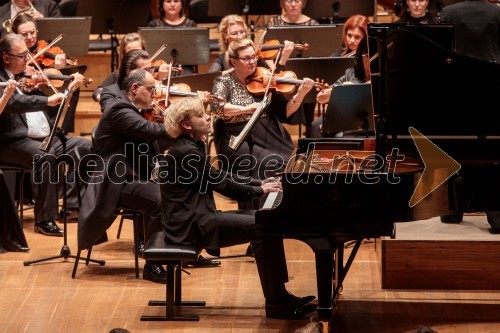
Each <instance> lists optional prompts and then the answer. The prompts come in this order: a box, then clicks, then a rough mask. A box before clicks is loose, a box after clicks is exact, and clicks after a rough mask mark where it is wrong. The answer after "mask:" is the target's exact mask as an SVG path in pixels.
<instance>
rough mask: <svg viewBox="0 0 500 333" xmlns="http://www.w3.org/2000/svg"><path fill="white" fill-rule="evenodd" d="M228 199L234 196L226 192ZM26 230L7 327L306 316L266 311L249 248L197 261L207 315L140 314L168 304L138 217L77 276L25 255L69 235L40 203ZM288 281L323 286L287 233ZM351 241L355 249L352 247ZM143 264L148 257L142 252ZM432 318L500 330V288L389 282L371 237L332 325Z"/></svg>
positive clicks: (297, 290)
mask: <svg viewBox="0 0 500 333" xmlns="http://www.w3.org/2000/svg"><path fill="white" fill-rule="evenodd" d="M218 202H219V203H222V204H223V205H222V206H221V207H222V209H228V208H231V207H233V203H231V202H227V200H224V199H221V198H220V197H218ZM26 215H27V221H26V222H25V226H24V230H25V233H26V237H27V239H28V243H29V246H30V248H31V252H30V253H12V252H9V253H6V254H0V286H1V289H0V290H1V291H0V296H1V297H0V332H8V333H15V332H26V333H35V332H36V333H39V332H72V333H77V332H89V333H90V332H92V333H94V332H109V331H110V330H111V329H113V328H125V329H127V330H129V331H130V332H134V333H138V332H167V331H168V332H178V333H180V332H208V333H209V332H217V333H219V332H294V331H295V330H296V329H298V328H300V327H303V326H305V325H306V324H307V323H308V320H307V319H305V320H299V321H285V320H275V319H266V318H265V313H264V298H263V296H262V292H261V288H260V283H259V279H258V274H257V269H256V266H255V263H254V262H253V261H252V260H250V259H251V258H243V259H241V258H240V259H226V260H224V261H223V264H222V266H221V267H220V268H209V269H206V268H205V269H203V268H202V269H190V272H191V275H189V276H188V275H183V284H184V285H183V296H184V299H185V300H205V301H206V302H207V306H206V307H202V308H201V307H200V308H191V309H187V310H185V311H184V313H196V314H199V315H200V321H199V322H141V321H140V320H139V318H140V316H141V315H142V314H150V315H153V314H161V313H163V311H164V308H162V307H155V308H151V307H149V308H148V307H147V302H148V300H150V299H164V292H165V289H164V288H165V287H164V285H160V284H155V283H152V282H149V281H145V280H142V279H139V280H137V279H134V278H132V276H133V272H134V270H133V267H134V261H133V253H132V237H131V235H132V233H131V223H130V222H129V221H126V222H125V223H124V230H123V233H122V238H121V239H119V240H117V239H116V231H117V228H118V221H117V222H115V223H114V224H113V226H112V227H111V228H110V230H109V237H110V241H109V242H107V243H105V244H102V245H99V246H97V247H96V248H95V249H94V251H93V257H95V258H97V259H104V260H106V265H105V266H97V265H95V264H91V265H90V266H88V267H85V265H82V264H80V266H79V268H78V272H77V276H76V279H72V278H71V271H72V269H73V263H74V260H72V259H70V260H68V261H67V262H64V261H63V260H54V261H49V262H46V263H43V264H36V265H32V266H27V267H25V266H23V261H25V260H33V259H37V258H42V257H46V256H51V255H56V254H58V253H59V251H60V249H61V246H62V243H63V239H62V238H53V237H47V236H42V235H39V234H35V233H34V232H33V220H32V212H31V211H28V212H27V214H26ZM76 227H77V224H76V223H71V224H68V235H69V241H68V243H69V246H70V248H71V250H72V251H73V253H74V254H75V253H76V248H77V247H76ZM285 246H286V251H287V259H288V267H289V274H290V282H289V283H288V286H287V287H288V290H289V291H290V292H292V293H294V294H296V295H300V296H304V295H315V294H316V286H315V270H314V257H313V255H312V253H311V251H310V250H309V248H308V247H307V246H306V245H304V244H303V243H300V242H298V241H294V240H286V241H285ZM245 249H246V246H244V245H242V246H235V247H232V248H228V249H224V250H223V253H222V254H223V255H226V254H237V253H242V252H244V251H245ZM349 251H350V250H347V253H348V252H349ZM140 265H141V269H142V265H143V262H142V259H141V263H140ZM499 283H500V282H499ZM420 326H427V327H430V328H432V329H433V330H435V331H437V332H440V333H441V332H499V331H500V292H499V291H491V292H490V291H444V290H417V291H412V290H383V289H381V277H380V268H379V263H378V261H377V253H376V251H375V246H374V243H373V242H369V241H368V242H365V243H364V244H363V245H362V246H361V248H360V252H359V254H358V256H357V259H356V260H355V261H354V264H353V266H352V268H351V270H350V272H349V274H348V276H347V278H346V281H345V283H344V286H343V292H342V295H341V297H340V301H339V303H338V309H337V311H336V313H335V315H334V318H333V320H332V323H331V327H332V331H333V332H388V333H396V332H414V331H415V330H416V329H417V328H419V327H420Z"/></svg>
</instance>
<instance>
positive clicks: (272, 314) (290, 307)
mask: <svg viewBox="0 0 500 333" xmlns="http://www.w3.org/2000/svg"><path fill="white" fill-rule="evenodd" d="M316 308H317V305H316V304H303V305H298V304H294V303H293V302H292V303H290V302H286V301H278V302H272V301H268V300H266V317H267V318H275V319H302V318H303V317H304V316H305V315H306V314H308V313H311V312H313V311H315V310H316Z"/></svg>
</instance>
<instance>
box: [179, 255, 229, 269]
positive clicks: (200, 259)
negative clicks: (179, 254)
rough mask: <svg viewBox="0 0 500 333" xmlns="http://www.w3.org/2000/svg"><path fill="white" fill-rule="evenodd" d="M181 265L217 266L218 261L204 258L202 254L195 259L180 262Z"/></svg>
mask: <svg viewBox="0 0 500 333" xmlns="http://www.w3.org/2000/svg"><path fill="white" fill-rule="evenodd" d="M182 266H183V267H191V268H207V267H219V266H220V261H217V260H210V259H207V258H204V257H202V256H199V257H198V260H196V261H185V262H183V263H182Z"/></svg>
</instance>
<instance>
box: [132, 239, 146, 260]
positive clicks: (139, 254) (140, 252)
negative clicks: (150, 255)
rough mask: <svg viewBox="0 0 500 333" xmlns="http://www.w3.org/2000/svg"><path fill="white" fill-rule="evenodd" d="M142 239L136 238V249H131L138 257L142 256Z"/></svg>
mask: <svg viewBox="0 0 500 333" xmlns="http://www.w3.org/2000/svg"><path fill="white" fill-rule="evenodd" d="M144 247H145V246H144V241H143V240H142V238H141V239H138V240H137V249H133V252H134V253H136V252H137V256H138V257H139V258H142V255H143V254H144Z"/></svg>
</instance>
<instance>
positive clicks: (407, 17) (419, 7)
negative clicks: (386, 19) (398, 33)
mask: <svg viewBox="0 0 500 333" xmlns="http://www.w3.org/2000/svg"><path fill="white" fill-rule="evenodd" d="M405 7H406V9H404V8H403V11H402V13H403V15H402V16H401V18H400V19H399V20H398V21H397V22H398V23H411V24H433V23H438V19H437V17H436V16H434V14H432V13H431V12H430V11H429V8H428V7H429V0H406V6H405Z"/></svg>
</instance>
